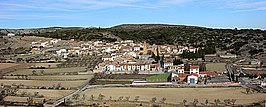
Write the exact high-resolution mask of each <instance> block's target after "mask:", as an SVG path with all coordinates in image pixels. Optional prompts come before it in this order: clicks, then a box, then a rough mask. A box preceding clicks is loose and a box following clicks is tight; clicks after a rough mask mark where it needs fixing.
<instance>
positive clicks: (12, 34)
mask: <svg viewBox="0 0 266 107" xmlns="http://www.w3.org/2000/svg"><path fill="white" fill-rule="evenodd" d="M7 36H15V34H14V33H8V34H7Z"/></svg>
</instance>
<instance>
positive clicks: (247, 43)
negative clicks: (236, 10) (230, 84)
mask: <svg viewBox="0 0 266 107" xmlns="http://www.w3.org/2000/svg"><path fill="white" fill-rule="evenodd" d="M0 32H1V33H2V35H6V34H7V33H16V34H17V35H24V36H32V35H35V36H42V37H52V38H61V39H77V40H104V41H109V42H113V41H117V40H126V39H132V40H134V41H137V42H143V41H146V42H148V43H150V44H154V43H155V44H173V45H190V46H194V47H210V46H211V47H213V46H215V47H216V48H220V49H222V50H228V51H230V52H232V53H236V54H240V53H243V54H245V53H251V54H252V55H254V54H257V53H261V52H264V50H265V47H266V41H264V40H266V31H263V30H254V29H241V30H238V29H212V28H204V27H196V26H184V25H165V24H124V25H118V26H114V27H111V28H61V27H54V28H40V29H12V30H10V29H0Z"/></svg>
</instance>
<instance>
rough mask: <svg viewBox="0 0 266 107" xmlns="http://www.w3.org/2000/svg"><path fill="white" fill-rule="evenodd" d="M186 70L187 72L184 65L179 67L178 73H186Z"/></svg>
mask: <svg viewBox="0 0 266 107" xmlns="http://www.w3.org/2000/svg"><path fill="white" fill-rule="evenodd" d="M184 72H185V69H184V67H180V68H177V73H179V74H184Z"/></svg>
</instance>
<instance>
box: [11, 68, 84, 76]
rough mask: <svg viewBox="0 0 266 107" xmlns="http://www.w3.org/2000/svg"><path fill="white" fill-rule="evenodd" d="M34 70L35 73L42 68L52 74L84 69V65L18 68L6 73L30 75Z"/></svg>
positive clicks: (45, 72) (38, 72) (46, 72)
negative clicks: (52, 67)
mask: <svg viewBox="0 0 266 107" xmlns="http://www.w3.org/2000/svg"><path fill="white" fill-rule="evenodd" d="M33 70H35V71H36V74H41V72H40V71H41V70H44V74H53V73H65V72H68V73H71V72H79V71H85V70H86V67H73V68H55V69H20V70H17V71H15V72H10V73H8V74H17V75H30V74H32V71H33Z"/></svg>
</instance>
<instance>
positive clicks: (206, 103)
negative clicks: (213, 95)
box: [205, 99, 209, 107]
mask: <svg viewBox="0 0 266 107" xmlns="http://www.w3.org/2000/svg"><path fill="white" fill-rule="evenodd" d="M208 103H209V100H208V99H206V100H205V105H206V107H207V106H208Z"/></svg>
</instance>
